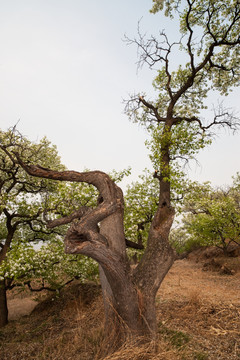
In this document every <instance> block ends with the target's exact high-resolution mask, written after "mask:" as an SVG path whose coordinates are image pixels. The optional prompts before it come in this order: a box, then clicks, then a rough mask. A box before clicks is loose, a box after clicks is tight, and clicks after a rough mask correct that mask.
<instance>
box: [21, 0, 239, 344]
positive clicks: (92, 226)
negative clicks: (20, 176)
mask: <svg viewBox="0 0 240 360" xmlns="http://www.w3.org/2000/svg"><path fill="white" fill-rule="evenodd" d="M162 10H165V15H166V16H169V17H171V18H172V19H173V20H172V21H173V26H176V24H177V22H178V23H179V33H180V39H176V40H175V41H174V43H171V42H170V40H169V39H168V37H167V34H166V33H165V32H164V31H162V32H161V33H160V36H159V38H156V37H149V38H146V37H145V36H141V34H140V33H139V37H138V38H136V39H133V40H130V39H128V41H129V42H131V43H133V44H136V45H137V47H138V51H139V61H140V64H148V65H149V66H150V67H152V68H154V69H157V73H156V76H155V79H154V88H155V90H156V98H155V99H149V98H148V97H147V95H143V94H141V93H139V94H136V95H133V96H132V97H131V99H130V100H129V101H128V102H127V105H126V111H127V114H128V115H129V117H130V118H131V119H132V120H133V121H135V122H137V123H140V124H142V125H143V126H145V127H146V128H147V129H148V131H149V133H150V135H151V136H152V141H151V143H150V145H149V146H150V147H151V148H152V153H151V154H152V158H153V162H154V168H155V174H154V176H155V178H156V179H157V180H158V184H159V191H158V198H157V206H156V210H155V213H154V216H153V217H152V219H151V224H150V227H149V230H148V239H147V245H146V247H145V250H144V254H143V256H142V257H141V260H140V262H139V263H138V265H137V266H136V267H134V268H131V266H130V263H129V259H128V257H127V254H126V241H125V229H124V222H123V217H124V199H123V193H122V191H121V189H120V188H119V187H118V186H117V185H116V183H115V182H114V181H112V179H111V178H110V177H109V176H108V175H107V174H105V173H103V172H101V171H89V172H76V171H58V170H56V169H51V167H49V169H46V167H45V166H38V165H37V163H36V162H33V161H31V159H29V160H27V161H26V159H21V155H19V156H18V161H19V163H20V164H21V165H22V167H23V168H24V169H25V170H26V172H27V173H28V174H29V175H32V176H34V177H37V178H44V179H51V180H55V181H70V182H85V183H87V184H91V185H93V186H94V187H96V189H97V190H98V192H99V196H98V204H97V206H94V207H90V206H80V207H79V208H78V210H76V211H75V212H73V213H72V215H71V216H70V215H69V216H67V217H63V218H60V217H59V218H57V221H56V223H55V225H59V224H61V223H65V224H66V223H67V222H69V223H71V225H70V227H69V229H68V231H67V234H66V236H65V251H66V252H67V253H69V254H83V255H87V256H89V257H91V258H93V259H94V260H96V261H97V262H98V264H99V266H100V279H101V285H102V292H103V297H104V306H105V319H106V321H105V332H106V336H107V337H108V340H109V344H110V347H111V348H112V347H113V342H111V340H110V339H109V337H110V336H113V338H114V339H115V340H116V338H117V339H121V340H122V341H123V340H124V339H126V337H127V336H129V335H130V336H134V337H138V336H140V337H145V338H149V337H150V338H152V337H154V336H155V334H156V331H157V323H156V309H155V296H156V293H157V291H158V289H159V287H160V285H161V282H162V281H163V279H164V277H165V275H166V274H167V272H168V270H169V269H170V267H171V265H172V263H173V261H174V252H173V250H172V248H171V246H170V244H169V232H170V229H171V226H172V222H173V219H174V213H175V211H174V208H173V206H172V200H171V199H172V195H171V194H172V185H173V184H174V183H175V182H176V183H177V179H176V177H177V178H178V177H179V166H180V165H179V161H182V160H183V161H184V160H185V159H188V158H189V157H190V158H191V157H193V156H195V155H196V153H197V151H198V149H199V148H202V147H204V146H205V144H207V143H208V142H209V140H210V139H211V134H212V132H213V131H216V129H217V128H219V127H228V128H230V129H236V127H237V119H236V118H235V117H234V115H233V114H232V113H231V112H230V111H228V110H225V109H224V108H223V107H219V108H216V109H215V112H214V113H213V115H212V117H210V116H208V117H207V118H205V119H202V115H201V114H202V109H203V108H205V106H206V103H205V100H206V98H207V96H208V95H209V93H210V91H216V92H219V93H220V94H224V95H226V94H228V92H229V91H230V89H231V88H232V87H234V86H237V85H238V84H239V61H238V57H239V51H240V47H239V44H240V37H239V26H240V3H239V1H236V0H225V1H222V0H215V1H212V0H183V1H179V0H171V1H167V0H166V1H157V0H156V1H154V7H153V11H154V12H159V11H160V12H161V11H162ZM155 16H159V23H160V22H161V16H163V15H162V13H160V14H157V15H155ZM179 53H180V55H182V54H184V57H185V59H186V61H185V62H183V60H180V61H181V63H177V61H178V59H182V56H178V54H179ZM214 129H215V130H214ZM180 175H181V174H180ZM179 180H181V179H180V178H179ZM178 183H179V182H178ZM52 226H54V223H52ZM118 344H119V342H118Z"/></svg>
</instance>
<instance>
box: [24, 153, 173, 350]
mask: <svg viewBox="0 0 240 360" xmlns="http://www.w3.org/2000/svg"><path fill="white" fill-rule="evenodd" d="M18 160H19V162H20V163H21V165H22V166H23V168H24V169H25V170H26V171H27V172H28V173H29V174H30V175H33V176H39V177H44V178H49V179H54V180H61V181H78V182H87V183H89V184H92V185H94V186H96V188H97V189H98V191H99V193H100V197H99V199H101V200H100V201H99V204H98V206H97V207H96V208H94V209H89V208H86V207H82V208H80V209H79V210H78V211H76V212H75V213H74V214H71V215H70V216H68V217H65V218H62V219H57V220H53V221H52V222H50V223H49V227H54V226H58V225H60V224H66V223H69V222H72V225H71V226H70V228H69V230H68V232H67V234H66V237H65V251H66V252H67V253H71V254H83V255H87V256H89V257H91V258H93V259H95V260H96V261H97V262H98V263H99V265H100V279H101V285H102V291H103V299H104V308H105V334H106V336H107V337H108V342H109V343H110V347H111V349H112V350H113V349H114V347H115V345H116V347H117V346H120V345H121V343H122V342H124V341H125V340H126V339H127V338H135V339H136V338H139V337H140V338H141V339H143V338H145V339H149V338H153V337H155V334H156V329H157V326H156V309H155V297H156V293H157V291H158V289H159V286H160V284H161V282H162V280H163V279H164V277H165V275H166V274H167V272H168V270H169V268H170V267H171V265H172V263H173V260H174V254H173V251H172V249H171V247H170V246H169V242H168V236H169V231H170V228H171V225H172V222H173V218H174V210H173V209H172V208H171V207H170V204H169V202H168V196H165V195H164V194H163V195H164V196H162V199H163V201H160V204H159V207H158V210H157V212H156V215H155V217H154V219H153V222H152V225H151V229H150V232H149V238H148V244H147V248H146V250H145V253H144V255H143V257H142V260H141V262H140V263H139V265H138V266H137V267H136V268H135V269H134V270H132V269H131V267H130V263H129V260H128V258H127V254H126V243H125V234H124V226H123V211H124V210H123V207H124V201H123V195H122V191H121V189H120V188H119V187H118V186H117V185H116V184H115V183H114V182H113V181H112V180H111V179H110V178H109V176H108V175H106V174H104V173H102V172H100V171H93V172H86V173H78V172H74V171H64V172H57V171H52V170H47V169H44V168H41V167H39V166H27V165H26V164H24V163H22V162H21V159H18ZM73 219H75V220H74V221H73ZM99 224H100V225H99Z"/></svg>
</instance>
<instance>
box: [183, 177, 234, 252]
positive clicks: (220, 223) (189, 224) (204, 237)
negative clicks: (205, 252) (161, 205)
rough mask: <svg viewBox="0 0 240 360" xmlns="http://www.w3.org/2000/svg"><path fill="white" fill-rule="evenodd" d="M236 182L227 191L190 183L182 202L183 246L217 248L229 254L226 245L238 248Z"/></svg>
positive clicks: (207, 185)
mask: <svg viewBox="0 0 240 360" xmlns="http://www.w3.org/2000/svg"><path fill="white" fill-rule="evenodd" d="M239 196H240V195H239V192H238V190H237V182H236V180H235V181H234V184H233V186H232V187H229V188H228V189H213V188H212V187H211V185H210V184H209V183H205V184H198V183H192V184H191V185H190V188H189V191H188V193H187V195H186V196H185V198H184V205H183V219H182V222H183V226H182V228H183V229H184V231H185V233H186V234H188V237H187V241H186V243H185V247H186V246H189V245H191V246H193V245H194V244H197V245H200V246H209V245H210V246H211V245H214V246H217V247H220V248H221V249H223V251H224V252H225V253H226V254H228V248H229V244H231V243H232V242H234V243H236V244H239V245H240V206H239Z"/></svg>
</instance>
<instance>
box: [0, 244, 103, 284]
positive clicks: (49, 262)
mask: <svg viewBox="0 0 240 360" xmlns="http://www.w3.org/2000/svg"><path fill="white" fill-rule="evenodd" d="M73 278H78V279H81V281H83V282H84V281H85V280H96V279H97V278H98V267H97V264H96V263H95V262H94V261H93V260H92V259H89V258H86V257H84V256H81V255H69V254H65V253H64V245H63V242H62V240H60V239H58V238H55V240H54V241H51V242H48V243H47V244H43V245H42V246H41V247H40V248H38V249H37V248H36V247H34V246H32V245H31V244H29V243H18V242H15V241H13V243H12V246H11V250H10V251H9V253H8V256H7V258H6V259H5V260H4V261H3V262H2V264H1V265H0V280H2V279H5V280H6V281H7V283H8V284H9V286H10V287H14V286H16V285H18V286H19V285H22V286H23V285H24V284H25V283H27V282H31V281H34V287H35V288H41V287H42V286H45V287H46V286H47V287H49V288H51V289H53V290H57V289H59V288H61V287H62V286H63V284H64V283H66V282H67V281H69V280H71V279H73Z"/></svg>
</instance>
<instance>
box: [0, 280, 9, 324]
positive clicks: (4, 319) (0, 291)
mask: <svg viewBox="0 0 240 360" xmlns="http://www.w3.org/2000/svg"><path fill="white" fill-rule="evenodd" d="M7 323H8V308H7V295H6V286H5V281H4V280H1V281H0V327H3V326H5V325H7Z"/></svg>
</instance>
